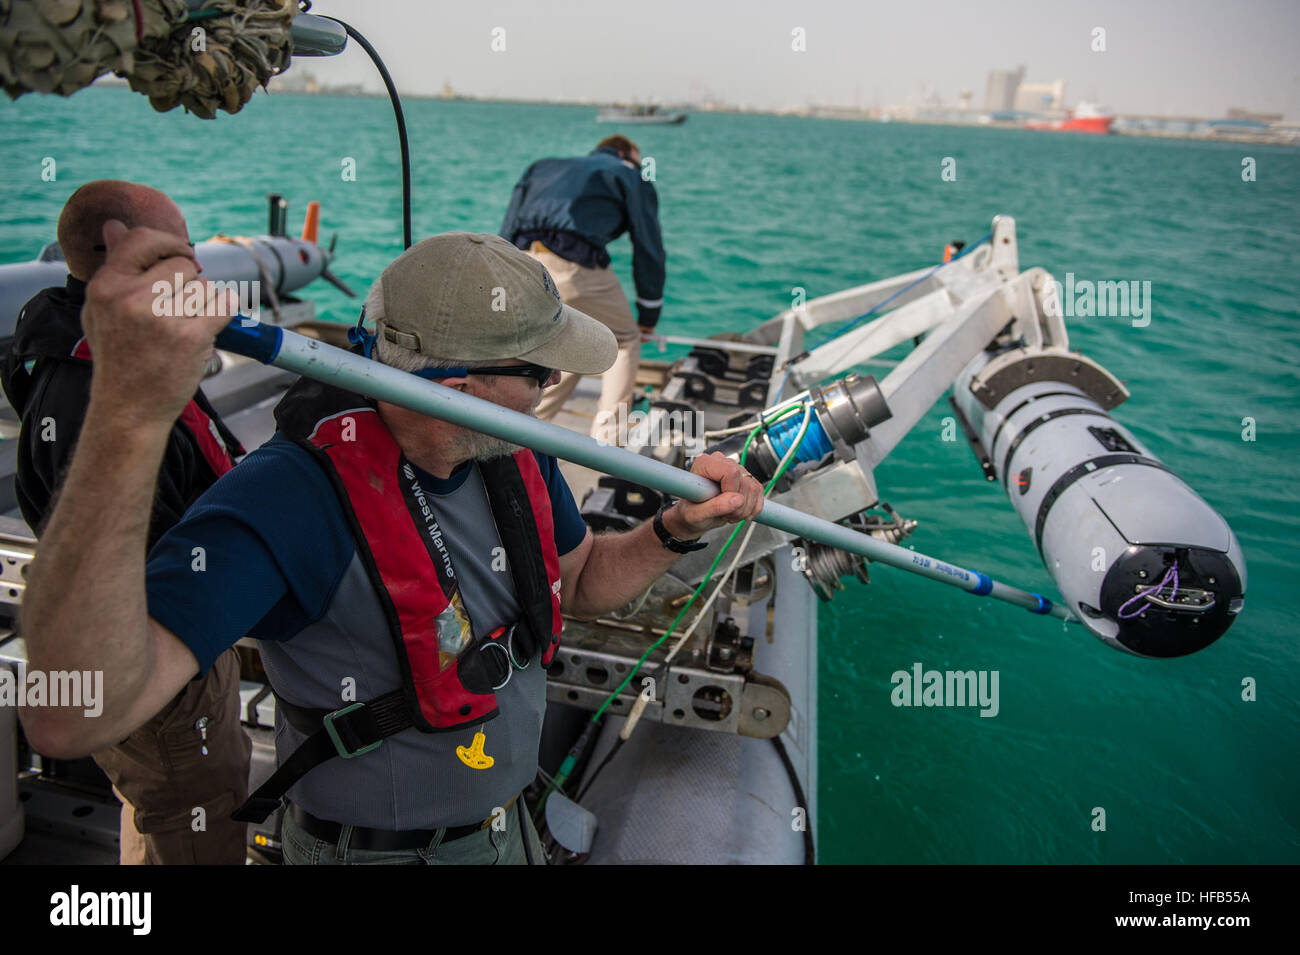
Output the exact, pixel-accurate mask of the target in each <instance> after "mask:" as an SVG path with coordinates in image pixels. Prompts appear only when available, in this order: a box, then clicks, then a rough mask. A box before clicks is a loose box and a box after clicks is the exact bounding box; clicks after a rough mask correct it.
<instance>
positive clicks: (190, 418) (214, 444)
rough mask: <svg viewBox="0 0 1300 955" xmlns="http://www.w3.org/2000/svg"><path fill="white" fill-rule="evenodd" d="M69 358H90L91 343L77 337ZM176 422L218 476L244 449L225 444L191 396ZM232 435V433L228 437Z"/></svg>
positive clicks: (210, 419) (233, 464) (83, 359)
mask: <svg viewBox="0 0 1300 955" xmlns="http://www.w3.org/2000/svg"><path fill="white" fill-rule="evenodd" d="M71 357H73V358H77V359H80V360H81V361H86V362H89V361H92V360H93V359H92V357H91V354H90V345H89V343H87V341H86V339H85V338H78V339H77V342H76V344H75V345H73V346H72V354H71ZM177 424H179V425H180V426H181V427H182V428H184V429H185V430H186V431H188V432H189V433H190V437H192V438H193V439H194V443H195V444H196V445H197V446H198V449H199V453H200V454H202V455H203V460H205V461H207V462H208V467H210V468H212V473H213V474H215V475H216V476H217V477H221V475H223V474H225V473H226V472H227V471H229V470H230V469H231V468H233V467H234V466H235V462H234V460H232V458H231V454H232V452H233V453H234V454H243V453H244V449H243V448H242V447H241V446H240V445H239V443H238V442H237V441H236V442H235V443H234V447H233V448H228V447H227V443H228V442H227V438H226V436H224V435H222V434H221V432H220V431H218V430H217V423H216V422H215V421H214V420H213V419H212V417H211V416H210V415H209V414H208V413H207V412H206V411H204V410H203V407H202V406H201V405H200V404H199V403H198V402H197V401H196V400H195V399H193V398H191V399H190V401H189V404H187V405H186V406H185V407H184V408H183V409H182V410H181V416H180V418H178V419H177ZM231 437H232V438H233V436H231Z"/></svg>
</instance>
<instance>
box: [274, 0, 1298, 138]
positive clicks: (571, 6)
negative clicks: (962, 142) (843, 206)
mask: <svg viewBox="0 0 1300 955" xmlns="http://www.w3.org/2000/svg"><path fill="white" fill-rule="evenodd" d="M313 12H316V13H323V14H327V15H333V16H338V17H340V18H342V19H344V20H347V21H348V22H350V23H352V24H353V25H354V26H355V27H356V28H358V29H359V30H360V31H361V32H362V33H363V34H365V36H366V37H367V39H369V40H370V42H371V43H373V44H374V45H375V46H376V47H377V48H378V50H379V52H380V54H381V55H382V56H383V57H384V60H385V62H386V63H387V65H388V68H389V70H390V71H391V72H392V74H393V77H394V80H395V82H396V83H397V85H398V88H399V90H402V91H403V92H407V93H413V94H425V95H433V94H436V93H437V92H438V91H439V90H440V89H441V88H442V87H443V85H444V84H450V85H451V86H452V87H453V88H454V89H455V90H456V91H457V92H461V93H465V94H468V95H471V96H480V97H491V98H502V99H562V100H570V101H583V100H590V101H632V100H637V101H642V102H646V101H654V102H682V103H691V102H705V101H709V100H715V101H720V102H726V103H729V104H734V105H738V106H749V107H753V108H759V109H774V110H780V109H791V108H798V107H805V106H808V105H810V104H816V105H833V106H849V107H860V108H863V109H870V108H873V107H882V108H883V107H890V106H904V105H909V104H910V105H915V106H920V105H923V104H925V103H928V102H934V101H935V100H939V101H941V102H942V103H944V104H945V105H949V106H957V105H959V104H960V102H961V98H962V93H963V91H970V92H971V94H972V97H971V100H972V105H973V106H974V107H976V108H979V107H981V106H982V105H983V103H984V99H985V88H986V83H987V81H988V78H989V74H990V73H991V72H992V71H995V70H1005V71H1013V70H1016V69H1017V68H1018V67H1020V66H1021V65H1023V66H1025V67H1026V70H1025V81H1026V82H1029V83H1034V84H1050V83H1053V82H1054V81H1056V80H1058V79H1059V80H1063V81H1064V84H1065V86H1064V102H1065V104H1066V105H1068V106H1075V105H1077V104H1078V103H1079V102H1081V101H1085V100H1086V101H1091V102H1095V103H1100V104H1102V105H1104V106H1107V107H1110V108H1111V109H1113V110H1115V111H1116V112H1119V113H1147V114H1157V115H1165V116H1176V115H1188V116H1222V115H1224V114H1225V113H1226V111H1227V110H1228V109H1229V108H1231V107H1241V108H1246V109H1249V110H1252V111H1256V112H1264V113H1282V114H1284V115H1285V116H1286V118H1287V119H1290V120H1296V119H1300V62H1297V59H1296V57H1295V55H1294V46H1295V43H1296V40H1297V39H1300V3H1296V2H1294V0H1255V2H1253V3H1247V4H1245V5H1244V6H1237V5H1234V6H1231V7H1228V6H1226V5H1221V4H1219V3H1216V2H1213V0H1191V2H1181V3H1180V2H1173V0H1151V2H1144V3H1141V4H1132V3H1126V2H1121V0H1091V2H1061V3H1054V4H1041V3H1035V2H1031V0H1006V2H999V3H996V4H992V5H990V4H982V5H981V4H971V3H959V2H953V0H936V2H931V3H927V4H923V5H912V4H908V5H904V4H897V5H893V6H891V7H889V8H886V9H877V8H875V7H866V6H864V5H862V4H855V3H852V2H831V0H822V2H819V0H808V2H805V3H792V2H773V0H757V2H752V3H731V2H726V3H713V4H703V3H698V2H697V3H686V2H683V0H662V2H657V3H654V4H643V3H637V2H623V0H620V2H617V3H609V2H605V3H600V2H590V0H537V2H522V0H511V2H490V0H489V2H483V3H475V4H473V5H470V4H468V3H466V4H461V5H456V6H451V5H443V4H440V5H438V6H436V7H435V6H433V5H431V4H427V3H422V2H417V0H367V2H362V0H333V2H330V0H318V3H317V5H316V7H315V9H314V10H313ZM1098 29H1100V30H1102V31H1104V34H1100V33H1098V32H1097V30H1098ZM796 30H801V31H802V33H800V34H796V33H795V31H796ZM800 45H802V46H803V49H801V50H796V49H794V47H797V46H800ZM1101 45H1104V50H1101V51H1097V50H1094V49H1093V48H1094V47H1096V46H1101ZM503 47H504V48H503ZM294 68H295V69H305V70H309V71H311V72H313V73H315V74H316V76H317V77H318V78H319V80H320V81H321V82H322V83H324V84H327V85H331V86H334V85H349V84H355V83H360V84H361V85H362V86H363V87H364V88H365V89H366V90H367V91H379V90H380V89H381V88H382V86H381V83H380V81H379V78H378V76H377V75H376V73H375V71H374V68H373V66H372V65H371V64H370V62H369V60H368V58H367V57H366V56H365V54H364V53H363V52H362V51H361V50H360V49H359V48H357V47H356V45H355V44H352V45H350V47H349V49H348V51H346V52H345V53H344V54H342V55H341V56H339V57H333V58H329V59H314V60H305V59H300V60H297V61H295V66H294ZM286 78H287V77H286Z"/></svg>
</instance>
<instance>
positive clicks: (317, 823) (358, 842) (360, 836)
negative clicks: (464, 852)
mask: <svg viewBox="0 0 1300 955" xmlns="http://www.w3.org/2000/svg"><path fill="white" fill-rule="evenodd" d="M518 798H519V797H518V796H516V797H515V799H518ZM514 801H515V800H514V799H511V800H510V802H508V803H506V805H505V808H506V810H507V811H508V810H509V809H510V807H511V806H512V805H513V804H514ZM289 815H290V817H292V819H293V821H294V823H295V824H296V825H297V826H298V828H300V829H301V830H302V831H303V832H305V833H307V834H308V835H309V836H314V837H316V838H317V839H321V840H323V841H325V842H329V843H332V844H333V845H338V843H339V838H340V837H341V836H342V835H343V828H344V827H343V824H342V823H339V822H330V821H329V820H328V819H317V818H316V817H315V816H313V815H312V814H311V813H309V812H308V811H307V810H306V809H303V808H302V806H299V805H298V804H297V803H289ZM491 823H492V818H491V817H490V816H489V817H488V818H487V819H485V820H484V821H483V822H472V823H470V824H469V825H466V826H451V827H449V828H448V829H447V830H446V832H444V833H443V837H442V842H441V843H439V845H442V844H444V843H448V842H454V841H455V840H457V839H463V838H464V837H465V836H468V835H473V834H474V833H476V832H479V831H481V830H483V829H485V828H487V826H489V825H491ZM438 832H439V830H437V829H406V830H403V831H401V832H394V831H392V830H390V829H368V828H366V827H365V826H353V827H352V836H351V838H349V839H348V846H349V847H350V848H353V849H364V850H369V851H372V852H392V851H395V850H399V849H422V848H424V847H425V846H427V845H428V844H429V843H431V842H433V840H434V837H436V836H437V835H438Z"/></svg>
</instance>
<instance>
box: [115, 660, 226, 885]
mask: <svg viewBox="0 0 1300 955" xmlns="http://www.w3.org/2000/svg"><path fill="white" fill-rule="evenodd" d="M204 717H206V718H207V723H206V724H205V729H206V731H207V738H206V743H205V741H204V737H203V734H202V733H201V732H200V730H199V729H198V728H197V726H196V724H197V723H198V722H199V721H200V720H201V719H203V718H204ZM205 745H206V747H207V754H206V755H205V754H204V753H203V748H204V746H205ZM251 753H252V744H251V743H250V742H249V739H248V734H247V733H245V732H244V728H243V727H242V726H241V725H240V723H239V658H238V657H237V656H236V654H235V651H234V650H227V651H226V652H225V653H223V654H222V655H221V656H220V657H219V658H218V659H217V662H216V663H214V664H213V665H212V669H211V670H209V671H208V675H207V676H205V677H204V678H203V679H201V680H192V681H190V683H189V684H187V685H186V687H185V689H184V690H182V691H181V693H180V694H179V695H178V696H177V697H176V699H174V700H172V701H171V702H170V703H169V704H167V706H166V707H165V708H164V709H163V710H162V711H161V712H159V713H158V714H157V715H156V716H154V717H153V719H151V720H149V722H148V723H145V724H144V726H142V727H140V728H139V729H138V730H136V731H135V732H134V733H132V734H131V735H130V736H128V737H127V738H126V739H125V740H124V741H123V742H121V743H119V744H118V745H116V746H114V747H112V748H110V749H106V750H102V751H100V752H98V753H95V754H93V755H94V758H95V762H97V763H98V764H99V766H100V768H101V769H102V770H104V772H105V773H106V774H107V775H108V778H109V779H110V780H112V783H113V791H114V792H115V793H116V794H117V796H118V798H119V799H121V800H122V836H121V850H120V861H121V864H122V865H194V864H201V865H243V863H244V858H245V851H246V846H245V839H246V838H247V833H246V825H245V824H244V823H242V822H234V821H233V820H231V818H230V814H231V813H232V812H234V811H235V810H236V809H237V808H239V806H240V805H242V804H243V802H244V800H245V799H246V798H248V762H249V757H250V755H251Z"/></svg>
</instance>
